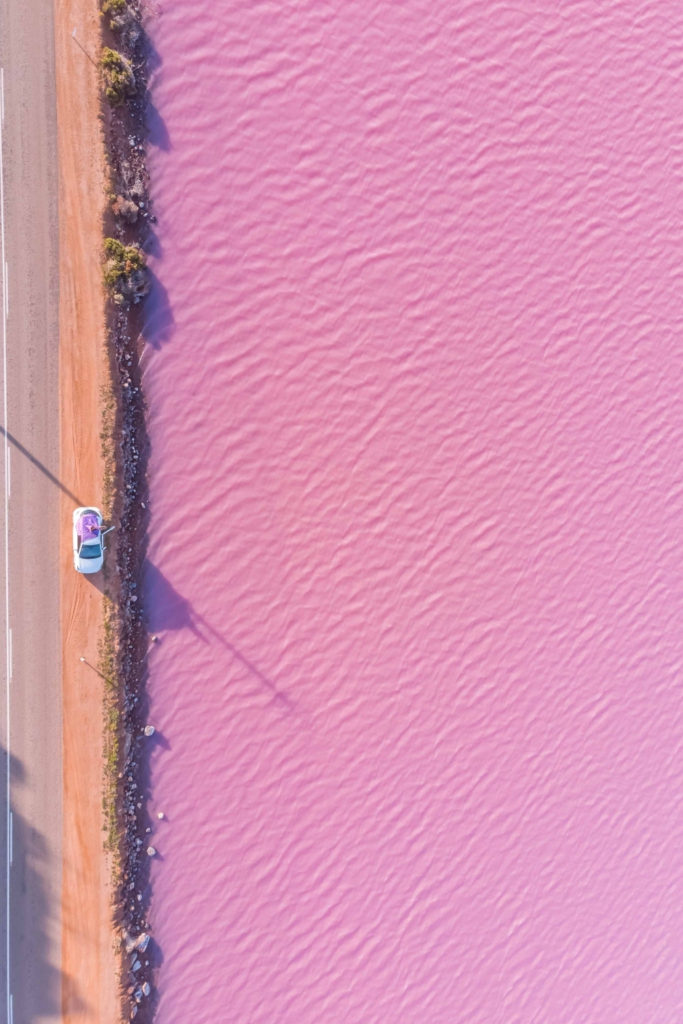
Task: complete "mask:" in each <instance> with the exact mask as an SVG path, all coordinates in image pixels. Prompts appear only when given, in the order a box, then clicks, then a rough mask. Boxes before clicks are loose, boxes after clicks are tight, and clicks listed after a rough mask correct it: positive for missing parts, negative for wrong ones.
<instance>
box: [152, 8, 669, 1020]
mask: <svg viewBox="0 0 683 1024" xmlns="http://www.w3.org/2000/svg"><path fill="white" fill-rule="evenodd" d="M150 30H151V33H152V36H153V39H154V42H155V45H156V47H157V50H158V67H157V70H156V72H155V85H154V90H153V99H154V102H155V106H156V112H154V111H152V113H151V130H152V153H151V169H152V173H153V177H154V192H155V196H156V212H157V214H158V218H159V222H158V243H157V245H156V247H155V251H154V256H153V259H152V263H153V266H154V270H155V273H156V275H157V278H158V281H157V284H156V286H155V293H154V298H153V302H152V304H151V307H150V312H149V324H148V337H149V344H148V349H147V353H146V355H145V386H146V393H147V397H148V401H149V409H150V430H151V443H152V462H151V494H152V502H153V507H152V516H153V518H152V530H151V537H150V549H149V555H150V564H149V567H148V573H147V580H146V594H145V603H146V609H147V614H148V616H149V620H150V627H151V629H152V632H154V633H158V634H159V636H160V643H159V644H158V645H156V646H153V648H152V650H151V657H150V664H151V679H150V693H151V701H152V720H153V721H154V723H155V724H156V725H157V727H158V729H159V732H160V736H159V737H158V739H159V742H158V743H157V744H156V746H155V749H154V753H153V786H154V797H153V806H152V810H153V812H154V813H156V811H157V810H163V811H164V812H165V814H166V816H167V820H166V821H164V822H160V823H159V827H158V828H157V830H156V836H155V839H154V842H155V845H156V846H157V847H158V849H159V851H160V857H159V859H158V860H157V861H155V863H154V866H153V883H154V931H155V935H156V937H157V939H158V942H159V945H160V948H161V951H162V954H163V964H162V966H161V969H160V973H159V979H158V980H159V990H160V1005H159V1014H158V1022H159V1024H185V1022H187V1021H193V1022H194V1024H204V1022H216V1021H219V1022H221V1024H274V1022H277V1024H321V1022H323V1021H324V1022H325V1024H454V1022H459V1021H467V1022H473V1024H493V1022H500V1024H514V1022H520V1024H530V1022H532V1021H538V1022H543V1024H547V1022H553V1024H650V1022H657V1024H674V1022H675V1021H679V1020H680V1019H681V1014H682V1013H683V778H682V775H683V768H682V763H679V760H680V758H681V747H682V740H683V717H682V714H681V696H682V694H681V678H682V671H683V573H682V570H681V557H680V552H681V538H682V537H683V474H682V471H681V465H682V464H683V401H682V400H681V398H682V396H683V330H682V322H681V321H682V319H683V269H682V268H683V8H682V7H681V5H680V4H679V3H677V2H676V3H674V2H661V3H658V4H650V5H648V4H643V3H642V2H640V0H638V2H636V0H623V2H620V3H618V4H616V3H611V4H605V3H600V2H598V0H592V2H589V0H576V2H569V3H562V4H559V3H552V2H550V0H543V2H541V0H530V2H528V3H516V4H513V3H503V2H494V0H477V2H459V0H405V2H401V3H396V2H389V0H363V2H362V3H361V2H360V0H344V2H342V0H328V2H323V3H320V2H316V3H314V2H312V0H298V2H285V3H275V2H258V0H254V2H250V3H244V2H237V0H221V2H216V0H173V2H172V3H171V2H170V0H161V2H159V3H158V4H157V14H156V16H155V17H154V18H153V20H152V21H151V23H150Z"/></svg>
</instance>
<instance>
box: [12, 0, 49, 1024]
mask: <svg viewBox="0 0 683 1024" xmlns="http://www.w3.org/2000/svg"><path fill="white" fill-rule="evenodd" d="M0 67H1V68H2V93H3V95H2V100H3V108H4V117H3V128H2V182H3V193H4V195H3V214H4V216H3V222H4V223H3V241H2V247H3V252H2V254H1V255H0V262H1V263H2V268H0V269H3V268H4V261H6V265H7V272H6V276H5V273H4V269H3V273H2V274H0V281H1V282H2V296H3V309H2V310H0V336H1V337H2V343H3V348H2V353H0V377H1V378H2V379H1V380H0V387H1V389H2V390H0V418H1V422H2V426H3V428H6V431H7V435H8V436H7V438H5V437H1V436H0V480H1V481H2V482H1V483H0V679H1V684H0V686H1V688H0V742H1V743H2V746H3V748H4V749H3V750H2V752H0V766H1V767H0V893H1V894H2V895H0V916H1V922H0V925H1V929H2V931H1V933H0V1020H3V1019H5V1017H7V1020H8V1024H9V1022H10V1021H12V1022H13V1024H29V1022H30V1024H36V1022H41V1021H48V1020H49V1021H55V1020H59V1018H60V1006H61V965H60V942H61V922H60V890H61V832H62V818H61V797H62V776H61V760H62V746H61V744H62V725H61V678H60V664H61V658H60V635H59V581H58V550H59V548H58V545H59V543H60V542H63V540H64V537H63V536H62V534H63V533H64V531H63V529H61V528H60V526H63V524H60V523H59V521H58V510H59V494H60V490H59V484H58V481H57V477H58V472H59V450H58V390H57V388H58V329H57V324H58V321H57V316H58V307H57V301H58V287H57V241H58V237H57V164H56V112H55V83H54V53H53V13H52V3H51V2H50V0H0ZM0 115H2V111H1V110H0ZM6 450H7V452H8V453H9V463H10V464H9V467H7V465H6V460H5V455H6ZM5 653H7V658H5ZM10 660H11V665H10ZM8 719H9V720H8ZM8 743H9V751H10V754H9V759H8V757H7V744H8ZM8 763H11V772H10V784H9V788H8V785H7V781H8V780H7V765H8ZM8 798H9V808H8ZM8 809H11V816H12V821H11V826H10V824H9V816H8V813H7V812H8ZM10 850H11V857H10V856H9V853H10ZM8 860H9V861H10V863H9V868H8ZM8 891H9V915H8V913H7V898H6V894H7V892H8ZM8 916H9V929H8ZM10 992H11V995H12V998H11V1000H10V996H9V993H10Z"/></svg>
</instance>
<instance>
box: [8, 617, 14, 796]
mask: <svg viewBox="0 0 683 1024" xmlns="http://www.w3.org/2000/svg"><path fill="white" fill-rule="evenodd" d="M13 639H14V637H13V636H12V630H11V629H10V630H9V631H8V636H7V640H8V643H9V656H8V658H7V665H8V668H9V678H10V679H11V678H12V672H13V671H14V669H13V667H12V666H13V664H14V658H13V657H12V640H13ZM10 813H11V812H10Z"/></svg>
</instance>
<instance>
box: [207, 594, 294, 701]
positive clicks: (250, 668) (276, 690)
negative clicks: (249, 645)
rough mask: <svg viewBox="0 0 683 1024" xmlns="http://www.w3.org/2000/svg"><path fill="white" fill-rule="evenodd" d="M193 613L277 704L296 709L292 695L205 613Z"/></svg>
mask: <svg viewBox="0 0 683 1024" xmlns="http://www.w3.org/2000/svg"><path fill="white" fill-rule="evenodd" d="M193 615H194V618H195V620H196V621H197V622H199V623H201V625H202V626H203V627H204V629H206V630H208V632H209V633H211V635H212V636H214V637H215V638H216V640H218V641H219V643H221V644H223V646H224V647H225V648H227V650H228V651H230V653H231V654H232V656H233V658H236V659H237V661H239V662H241V664H242V665H244V667H245V668H246V670H247V672H250V673H251V674H252V676H255V678H256V679H258V680H259V682H260V683H261V684H262V685H263V686H264V687H265V688H266V689H267V690H270V692H271V693H272V695H273V700H274V701H275V702H276V703H277V704H282V705H284V707H286V708H287V710H288V711H294V710H295V704H294V702H293V701H292V699H291V697H289V696H288V695H287V694H286V693H285V691H284V690H281V689H280V687H279V686H277V685H276V684H275V683H274V682H273V680H272V679H270V678H269V677H268V676H267V675H265V673H263V672H262V671H261V669H260V668H257V666H256V665H255V664H254V663H253V661H250V660H249V658H247V657H246V656H245V655H244V654H242V652H241V651H240V650H239V648H238V647H235V645H234V644H231V643H230V641H229V640H226V638H225V637H224V636H223V634H222V633H219V632H218V630H217V629H216V628H215V626H212V625H211V623H210V622H207V621H206V619H205V618H204V616H203V615H200V614H199V613H198V612H193ZM200 635H201V634H200Z"/></svg>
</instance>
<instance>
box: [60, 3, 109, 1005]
mask: <svg viewBox="0 0 683 1024" xmlns="http://www.w3.org/2000/svg"><path fill="white" fill-rule="evenodd" d="M74 28H75V29H76V39H77V40H78V42H76V41H75V40H74V39H73V38H72V30H73V29H74ZM79 43H80V46H79V45H78V44H79ZM81 47H83V49H85V51H86V53H87V55H86V53H84V52H83V49H82V48H81ZM98 51H99V15H98V12H97V7H96V3H95V0H57V2H56V4H55V56H56V66H57V116H58V134H59V139H58V147H59V231H60V268H59V274H60V311H59V317H60V321H59V322H60V395H61V414H60V415H61V420H60V426H61V455H60V478H61V480H62V483H63V485H64V486H65V487H66V488H68V489H69V490H70V491H72V492H73V493H74V494H77V495H78V496H79V497H80V498H81V500H84V501H86V502H90V501H92V502H94V503H99V502H100V500H101V497H102V472H103V467H102V458H101V453H100V440H99V433H100V427H101V402H100V388H101V386H102V385H103V384H105V383H106V380H107V372H108V363H107V356H106V348H105V331H104V295H103V288H102V280H101V269H100V250H101V238H102V211H103V205H104V199H105V193H104V183H105V167H104V150H103V145H102V140H101V133H100V125H99V121H98V114H99V99H98V83H97V70H96V67H95V64H94V61H95V60H96V59H97V54H98ZM88 55H89V56H88ZM72 511H73V505H72V503H70V502H69V501H68V500H67V499H64V500H63V503H62V523H63V526H64V530H65V531H69V530H70V523H71V513H72ZM68 549H69V550H67V545H64V552H65V553H64V559H63V562H62V571H61V615H62V636H63V663H62V679H63V712H64V734H63V738H64V825H63V860H64V874H63V888H62V967H63V977H64V978H65V979H73V982H70V981H65V982H64V984H63V990H62V1015H63V1020H64V1021H65V1022H71V1021H74V1022H75V1021H79V1022H80V1024H87V1022H90V1021H92V1024H109V1022H112V1024H113V1022H115V1021H118V1020H120V1002H119V995H118V985H117V973H116V971H117V963H116V956H115V936H114V930H113V926H112V910H111V892H110V871H109V867H110V866H109V863H108V858H107V856H106V854H105V851H104V834H103V813H102V778H103V742H102V702H103V692H102V681H101V679H100V678H99V676H98V675H97V673H96V672H95V671H94V670H93V669H91V668H89V667H88V665H85V664H83V663H81V662H80V661H79V658H80V657H81V656H84V657H85V658H87V660H88V661H89V662H90V664H91V665H96V664H97V658H98V653H97V642H98V637H99V633H100V629H101V623H102V611H103V609H102V594H101V592H100V589H98V588H99V587H101V586H102V583H101V577H100V576H99V575H98V577H96V579H97V581H98V582H97V584H96V585H93V583H92V582H89V581H88V579H86V578H84V577H80V576H78V575H77V574H76V573H75V572H74V570H73V568H72V565H71V557H70V545H68Z"/></svg>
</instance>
